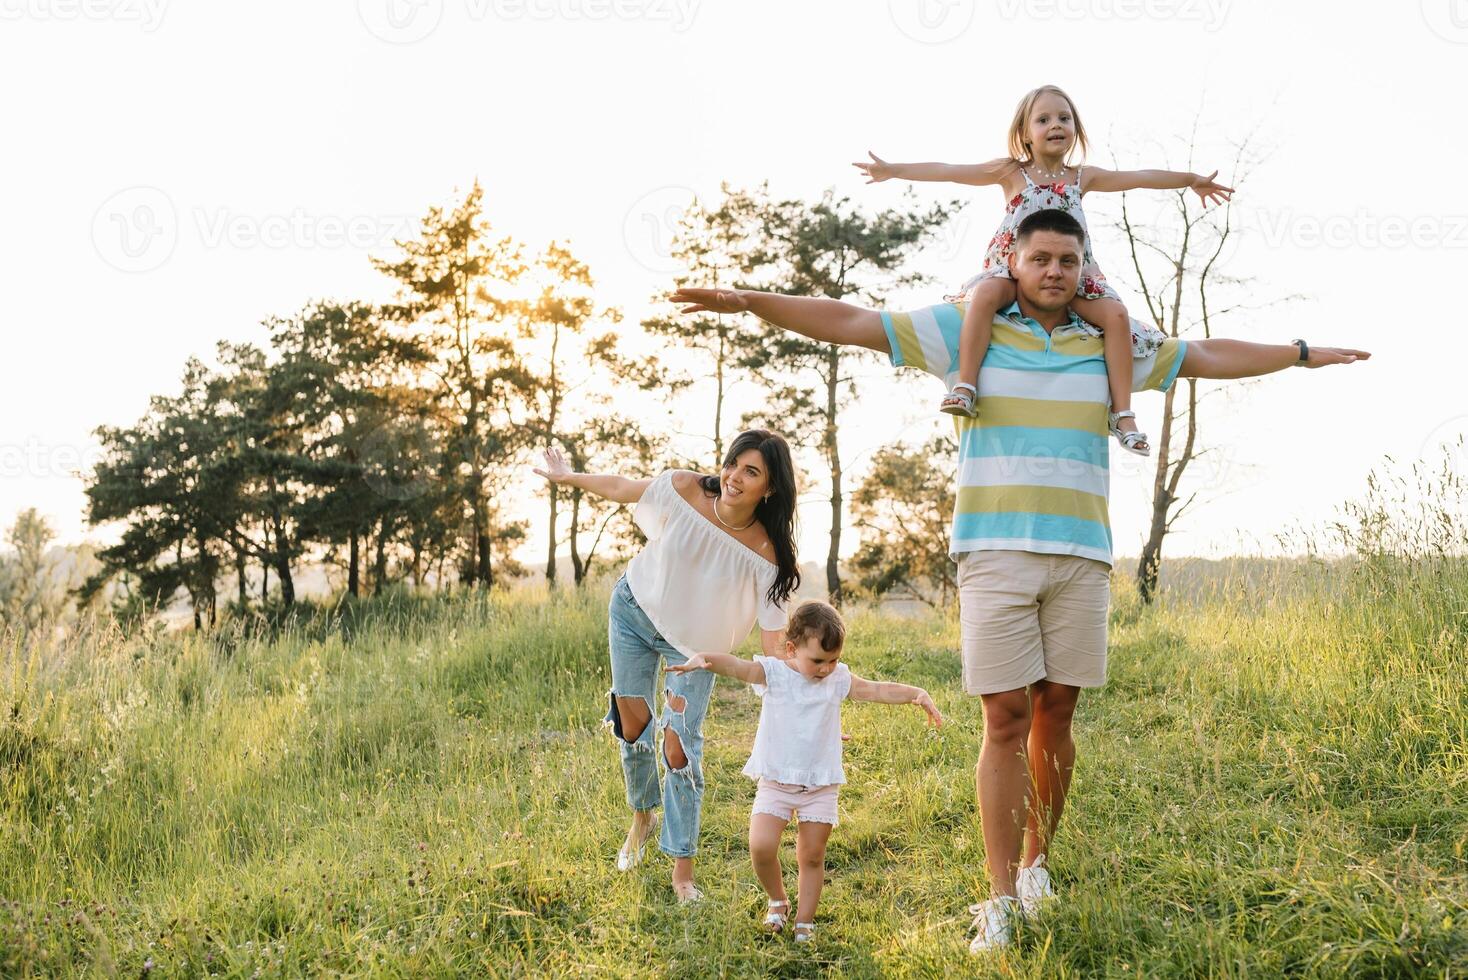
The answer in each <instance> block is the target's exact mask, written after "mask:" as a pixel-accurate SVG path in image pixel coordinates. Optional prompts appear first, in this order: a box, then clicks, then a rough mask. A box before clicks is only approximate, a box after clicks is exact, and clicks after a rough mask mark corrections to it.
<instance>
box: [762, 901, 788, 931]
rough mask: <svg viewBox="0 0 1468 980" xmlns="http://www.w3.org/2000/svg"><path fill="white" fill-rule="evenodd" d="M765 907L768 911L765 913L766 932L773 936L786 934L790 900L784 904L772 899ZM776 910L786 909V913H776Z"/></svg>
mask: <svg viewBox="0 0 1468 980" xmlns="http://www.w3.org/2000/svg"><path fill="white" fill-rule="evenodd" d="M765 907H766V908H767V909H768V911H767V912H765V931H766V932H768V933H770V934H771V935H774V934H776V933H779V932H784V931H785V919H786V917H787V916H789V914H790V899H788V898H787V899H785V900H784V901H782V902H777V901H775V900H774V899H771V900H770V901H769V902H767V903H766V904H765ZM776 909H784V911H783V912H776V911H775V910H776Z"/></svg>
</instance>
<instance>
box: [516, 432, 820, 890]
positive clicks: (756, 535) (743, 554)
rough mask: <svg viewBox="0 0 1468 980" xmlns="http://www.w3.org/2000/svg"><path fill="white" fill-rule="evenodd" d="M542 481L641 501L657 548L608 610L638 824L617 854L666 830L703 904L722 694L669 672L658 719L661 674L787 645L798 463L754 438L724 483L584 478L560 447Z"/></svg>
mask: <svg viewBox="0 0 1468 980" xmlns="http://www.w3.org/2000/svg"><path fill="white" fill-rule="evenodd" d="M545 461H546V468H545V469H543V470H542V469H537V470H536V471H535V472H536V473H539V474H540V475H541V476H543V477H545V478H546V479H547V480H550V481H551V482H552V483H555V484H559V485H562V486H572V487H578V488H580V489H581V490H584V491H587V492H588V493H594V494H597V495H598V496H602V497H606V498H607V499H608V500H615V501H617V502H618V503H624V504H631V503H635V504H636V505H637V506H636V508H635V509H634V510H633V512H632V515H633V519H634V520H636V521H637V525H638V527H640V528H641V529H642V532H643V533H644V534H646V535H647V545H646V546H645V547H644V548H643V549H642V551H640V552H638V554H637V555H636V556H634V557H633V559H632V561H631V562H630V563H629V564H628V566H627V571H626V573H625V574H624V575H623V576H622V577H621V578H620V579H619V580H618V581H617V584H616V587H615V588H614V589H613V590H612V600H611V605H610V608H609V610H608V616H609V626H608V636H609V641H610V642H609V646H610V652H611V660H612V690H611V692H610V694H609V696H608V697H609V701H610V710H609V711H608V712H607V718H606V720H607V722H608V723H609V724H610V725H611V726H612V730H613V731H614V732H615V733H616V734H617V736H618V738H620V739H621V751H622V775H623V777H624V778H625V781H626V786H627V804H628V806H630V807H631V808H632V826H631V827H630V828H629V829H628V831H627V839H626V841H625V842H624V843H623V844H622V849H621V851H620V853H618V855H617V868H618V870H621V871H626V870H629V869H630V868H633V867H635V866H636V865H637V864H638V863H639V862H640V861H641V860H642V856H643V854H644V852H645V850H646V847H647V841H648V839H649V838H650V837H651V836H652V831H653V828H654V826H655V825H656V823H657V819H656V808H657V806H658V804H659V803H660V802H664V803H665V804H666V811H667V817H666V819H665V820H663V822H662V831H661V832H660V834H659V835H658V847H659V848H660V849H661V850H662V852H663V853H664V854H667V855H668V856H669V857H671V858H672V859H673V891H674V892H675V893H676V894H677V896H678V901H679V902H680V903H683V902H691V901H695V900H697V899H698V898H700V897H702V893H701V892H699V890H698V888H697V886H696V885H695V884H694V883H693V856H694V853H695V852H696V851H697V849H698V825H699V808H700V806H701V805H702V802H703V768H702V760H703V718H704V715H705V713H706V712H707V711H708V703H709V696H710V695H711V694H712V693H713V685H714V675H713V674H711V673H709V672H708V671H697V672H694V673H692V674H683V675H679V674H672V673H669V674H667V675H666V679H665V680H664V688H663V698H662V705H663V710H662V713H661V717H660V720H659V721H658V724H656V725H654V724H653V718H654V708H653V706H654V704H656V703H657V682H658V667H659V665H669V664H681V663H683V662H685V661H686V660H687V659H688V658H689V657H691V656H693V654H695V653H713V652H718V653H728V652H730V651H731V650H733V649H734V647H736V646H738V645H739V643H740V642H741V641H743V639H744V638H745V636H747V635H748V634H749V630H750V628H751V627H752V626H753V625H754V624H755V622H756V621H758V622H759V625H760V630H761V633H760V641H761V646H762V647H763V648H764V652H765V654H766V655H767V656H772V657H773V656H781V655H782V653H783V650H784V643H783V641H784V627H785V604H786V600H788V599H789V598H790V595H791V594H792V593H793V592H794V591H795V589H796V587H797V586H799V585H800V571H799V567H798V566H797V564H796V559H795V527H794V525H795V468H794V466H793V465H792V463H791V461H790V447H789V446H788V445H786V443H785V440H784V438H783V437H781V436H780V435H778V434H777V433H774V432H769V431H766V430H764V429H752V430H750V431H748V432H742V433H740V434H739V436H738V438H736V439H735V440H734V442H733V443H732V444H731V445H730V446H729V452H728V453H727V454H726V455H725V457H724V466H723V469H722V470H721V472H720V474H719V475H718V476H700V475H699V474H697V473H692V472H689V471H687V470H665V471H664V472H663V473H661V474H659V475H658V476H656V477H654V478H652V479H643V480H632V479H628V478H626V477H621V476H613V475H595V474H590V473H576V472H573V471H572V470H571V468H570V466H568V465H567V463H566V460H565V458H564V457H563V456H562V455H561V454H560V453H559V452H558V451H556V450H554V449H548V450H546V453H545ZM658 730H661V731H662V733H663V761H664V762H665V763H666V767H667V771H666V773H665V775H664V776H663V779H662V781H661V782H662V785H659V778H658V766H657V762H656V760H655V758H654V756H653V752H654V749H655V746H654V740H655V733H656V732H657V731H658Z"/></svg>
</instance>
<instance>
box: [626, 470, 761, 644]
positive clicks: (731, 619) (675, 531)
mask: <svg viewBox="0 0 1468 980" xmlns="http://www.w3.org/2000/svg"><path fill="white" fill-rule="evenodd" d="M632 518H633V520H635V521H636V522H637V526H638V527H640V528H642V533H643V534H645V535H647V545H646V547H644V548H643V549H642V550H641V551H639V552H638V553H637V555H636V556H635V557H634V558H633V559H632V561H631V563H630V564H629V565H628V566H627V585H628V586H629V587H630V588H631V589H632V595H633V597H634V598H636V599H637V604H638V605H639V606H641V607H642V611H643V612H644V613H646V614H647V618H648V619H650V620H652V623H653V625H654V626H656V627H657V629H658V632H659V633H661V634H662V635H663V638H664V639H666V640H667V641H668V642H669V643H671V644H672V645H673V646H674V648H676V649H677V650H678V651H679V652H681V653H682V654H684V655H685V656H692V655H693V654H695V653H728V652H730V651H731V650H733V649H734V648H735V647H736V646H738V645H739V644H740V642H741V641H742V640H743V639H744V638H745V637H746V636H748V635H749V631H750V629H751V628H752V627H753V626H754V624H755V623H756V622H758V623H759V625H760V627H761V628H762V629H767V630H779V629H784V628H785V605H784V603H775V602H771V601H770V600H769V598H768V594H769V589H770V586H771V585H772V584H773V583H774V581H775V576H776V574H777V573H778V572H779V569H778V567H777V566H776V565H775V564H774V562H770V561H766V560H765V559H764V558H761V557H760V556H759V555H757V554H755V552H753V551H751V550H750V549H749V548H748V547H746V546H745V545H743V544H741V543H740V542H738V541H736V540H735V539H734V538H733V537H731V536H730V535H728V534H725V533H724V532H723V531H721V530H719V529H718V528H717V527H715V526H714V525H713V524H712V523H711V522H710V521H709V519H708V518H706V517H704V516H703V515H702V514H700V513H699V512H698V510H697V508H695V507H694V506H693V505H692V504H690V503H689V502H688V501H687V500H685V499H684V498H683V495H682V494H680V493H679V492H678V488H677V487H675V486H673V471H672V470H664V471H663V472H662V473H659V474H658V475H657V477H656V478H654V479H653V481H652V483H650V484H649V485H648V487H647V489H646V490H645V491H643V494H642V499H641V500H639V501H638V502H637V504H636V505H635V506H634V507H633V509H632Z"/></svg>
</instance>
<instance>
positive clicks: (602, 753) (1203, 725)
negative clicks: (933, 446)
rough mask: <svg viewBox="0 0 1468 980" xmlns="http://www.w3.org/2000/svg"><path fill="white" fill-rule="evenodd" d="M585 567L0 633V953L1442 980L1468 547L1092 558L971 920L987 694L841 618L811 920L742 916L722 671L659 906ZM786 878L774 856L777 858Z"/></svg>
mask: <svg viewBox="0 0 1468 980" xmlns="http://www.w3.org/2000/svg"><path fill="white" fill-rule="evenodd" d="M609 584H610V583H603V584H602V585H600V586H598V587H594V588H590V589H588V590H587V591H586V592H585V593H584V594H581V595H577V594H572V593H562V594H557V595H555V596H553V597H552V596H548V595H546V594H545V593H544V592H543V591H542V592H537V591H534V590H529V591H525V592H522V593H517V594H512V595H496V596H492V597H487V598H486V597H479V598H462V597H461V598H457V599H432V598H426V597H421V598H420V597H411V596H406V595H396V596H391V597H388V598H385V599H383V600H380V601H378V602H376V603H369V604H363V605H361V606H355V607H339V608H337V609H336V611H335V612H334V613H328V612H325V611H317V612H316V613H315V614H314V615H310V616H307V617H304V618H301V619H298V620H296V621H294V622H293V623H291V624H288V625H287V626H286V627H284V628H281V629H274V630H264V629H257V630H249V629H246V628H244V627H243V626H242V625H239V624H235V625H231V626H229V627H227V628H225V629H223V630H221V631H220V632H218V633H217V634H215V635H213V636H199V635H195V634H192V633H168V634H159V635H134V636H128V635H124V634H122V633H121V632H119V631H117V630H116V629H115V628H111V627H98V628H97V629H95V630H92V631H89V632H86V633H83V634H82V635H79V636H76V637H73V638H72V639H70V640H69V641H68V642H67V643H66V644H64V645H62V646H61V647H59V648H55V649H46V650H34V649H32V650H26V649H23V648H22V647H21V646H20V645H19V644H18V643H12V644H11V646H10V647H9V648H8V649H6V650H4V651H0V655H3V659H0V698H3V707H4V711H3V718H0V975H4V976H52V975H62V974H68V973H74V974H78V975H116V974H125V975H131V976H139V975H150V976H155V977H158V976H204V975H228V976H257V975H258V976H277V975H299V974H303V973H309V974H317V973H328V974H330V973H344V974H353V975H361V974H370V975H378V976H425V975H428V976H434V975H467V976H483V975H486V974H488V975H491V976H581V975H605V976H671V975H681V976H712V975H730V976H755V975H762V974H775V975H781V976H816V975H826V974H831V975H840V976H854V977H864V976H950V975H952V976H959V975H993V976H1017V977H1065V976H1075V977H1090V976H1111V977H1135V976H1216V977H1267V976H1277V975H1289V976H1320V977H1336V976H1359V977H1395V976H1403V977H1406V976H1436V977H1448V976H1468V856H1465V847H1468V668H1465V659H1468V571H1465V569H1464V568H1463V566H1462V564H1461V563H1458V562H1453V561H1442V560H1422V561H1408V562H1397V563H1382V562H1369V561H1355V562H1347V563H1341V564H1336V565H1330V566H1324V565H1318V564H1309V563H1306V564H1304V565H1301V566H1298V567H1294V568H1286V569H1283V570H1281V571H1279V572H1278V574H1277V575H1275V576H1274V577H1273V578H1272V579H1269V578H1268V577H1267V576H1264V577H1261V576H1260V575H1258V574H1252V575H1250V576H1247V577H1244V576H1240V577H1228V576H1222V577H1216V578H1215V579H1214V580H1213V581H1212V582H1211V583H1209V584H1207V585H1201V586H1200V585H1197V584H1196V583H1195V584H1194V585H1193V587H1190V588H1188V589H1177V590H1174V591H1173V592H1170V593H1167V594H1165V595H1164V597H1163V599H1162V601H1161V602H1160V603H1159V605H1158V607H1157V608H1152V609H1145V608H1143V607H1141V606H1140V604H1139V603H1138V602H1137V601H1136V599H1135V596H1134V594H1132V593H1131V592H1130V591H1129V590H1128V589H1127V588H1126V586H1125V585H1124V584H1123V583H1121V582H1120V581H1119V582H1118V587H1117V595H1116V600H1115V602H1114V610H1113V631H1112V651H1111V656H1112V671H1111V681H1110V683H1109V684H1108V686H1107V687H1106V688H1104V689H1103V690H1102V691H1100V692H1098V693H1095V694H1092V695H1089V696H1087V697H1085V698H1083V700H1082V702H1081V708H1080V712H1079V714H1078V717H1077V733H1078V741H1079V744H1080V752H1081V755H1080V764H1079V768H1078V772H1077V775H1076V779H1075V784H1074V789H1073V793H1072V797H1071V800H1072V802H1071V807H1070V809H1069V810H1068V812H1067V814H1066V819H1065V822H1064V824H1063V825H1062V829H1061V836H1060V839H1059V841H1058V842H1057V844H1056V846H1055V848H1054V849H1053V850H1054V853H1053V855H1052V866H1053V869H1054V873H1055V877H1056V883H1057V886H1058V889H1059V890H1060V892H1061V894H1062V896H1063V901H1062V902H1061V903H1059V904H1058V905H1057V906H1056V907H1054V908H1053V909H1052V910H1051V911H1049V912H1047V913H1046V914H1045V915H1044V916H1043V917H1042V918H1040V919H1039V920H1037V921H1035V922H1033V923H1032V924H1030V925H1028V926H1027V927H1026V928H1025V929H1024V930H1023V932H1022V934H1021V936H1020V937H1019V942H1018V944H1017V947H1016V948H1015V949H1014V950H1012V951H1010V952H1007V953H1005V954H1003V955H1001V956H996V957H993V958H990V959H986V960H982V961H980V960H975V959H974V958H972V957H970V955H969V954H968V952H967V948H966V939H967V936H966V927H967V925H968V918H969V917H968V916H967V915H966V914H965V907H966V906H967V905H968V904H969V903H970V902H973V901H975V900H977V899H978V898H979V897H982V895H983V894H984V884H983V881H982V866H983V862H982V841H981V836H980V833H979V823H978V816H977V811H976V808H975V804H974V800H973V777H972V772H973V764H974V761H975V757H976V755H977V752H978V745H979V736H980V712H979V704H978V702H977V701H976V700H971V699H967V698H965V697H963V696H962V694H961V693H960V692H959V689H958V664H957V659H956V657H955V655H954V653H953V650H954V648H955V639H956V632H957V629H956V624H955V622H954V621H953V620H952V619H951V618H943V617H940V616H935V617H930V618H923V617H895V616H890V615H883V614H882V613H881V612H880V611H873V610H866V611H857V612H855V613H854V614H853V617H852V624H851V626H852V628H851V641H850V644H849V647H848V653H847V659H848V661H849V662H850V664H851V665H852V668H853V669H854V670H856V671H857V672H858V673H861V674H863V675H866V676H869V677H875V678H883V679H894V680H901V681H905V682H909V683H915V684H921V685H924V686H926V687H927V688H929V689H930V690H931V691H932V692H933V694H934V696H935V697H936V699H937V701H938V703H939V706H940V707H941V709H942V710H943V711H944V713H945V715H946V716H947V718H948V725H947V726H946V727H945V728H944V729H942V730H941V731H939V732H934V731H932V730H929V729H926V728H925V727H924V726H923V724H922V719H921V714H920V712H918V711H917V710H916V709H910V708H905V707H904V708H890V707H883V706H876V705H851V706H849V707H848V709H847V711H846V715H845V728H846V730H847V731H848V732H850V733H851V734H852V735H853V736H854V738H853V740H852V741H851V742H850V743H848V746H847V760H848V764H847V768H848V777H849V780H850V782H849V784H848V786H847V787H846V788H845V790H844V791H843V793H842V805H843V820H842V824H841V826H840V827H839V828H838V829H837V830H836V832H835V833H834V835H833V836H832V840H831V846H830V851H829V855H828V874H829V883H828V886H827V889H826V893H825V897H824V900H823V904H822V908H821V912H820V916H819V919H820V929H819V933H818V936H817V941H816V942H815V943H814V944H812V946H811V947H809V948H802V947H796V946H794V945H792V944H791V943H789V942H788V941H787V940H781V939H770V938H765V937H761V936H759V935H757V933H756V928H755V926H756V922H757V920H758V916H759V914H760V912H761V909H762V906H763V895H762V893H761V892H760V890H759V888H758V885H757V883H756V881H755V879H754V875H753V873H752V871H751V870H750V868H749V866H748V858H747V854H746V852H745V845H744V833H745V827H746V821H747V818H748V805H749V800H750V799H751V796H752V788H751V785H750V783H749V782H748V780H746V779H745V778H743V777H742V776H741V775H739V767H740V766H741V765H742V764H743V762H744V759H745V757H746V754H747V752H748V749H749V746H750V742H751V739H752V736H753V732H754V723H755V719H756V717H757V710H758V703H757V700H756V699H755V698H754V697H753V696H752V695H751V694H750V693H749V692H748V691H746V690H742V689H740V687H739V686H738V685H736V684H734V683H732V682H729V681H727V680H720V682H719V686H718V687H717V688H716V694H715V703H714V705H713V707H712V709H711V713H710V722H709V725H708V736H709V749H708V754H707V758H706V763H705V764H706V775H707V781H708V792H707V796H706V800H705V810H704V833H703V837H702V842H701V846H702V851H701V854H700V864H699V868H700V880H701V883H702V886H703V888H704V890H705V891H706V893H707V900H706V901H705V902H703V903H701V904H700V905H699V906H697V907H694V908H692V909H691V910H689V909H683V908H679V907H677V906H676V905H675V904H674V902H673V900H672V896H671V893H670V890H669V888H668V886H667V866H666V864H665V863H664V862H663V861H662V860H655V861H652V862H650V863H649V864H648V865H646V866H644V867H643V868H640V869H638V870H636V871H634V872H632V873H630V874H627V875H619V874H617V873H616V872H615V871H614V869H613V868H612V856H613V854H614V853H615V851H616V848H617V845H618V844H619V842H620V840H621V837H622V834H623V832H624V829H625V822H626V813H625V808H624V804H623V802H622V788H621V780H620V770H619V767H618V763H617V753H616V748H615V745H614V743H613V742H612V740H611V736H610V735H609V734H607V733H606V732H604V731H603V730H602V727H601V725H600V720H601V717H602V715H603V713H604V712H605V694H606V690H607V687H608V672H607V665H606V637H605V615H606V613H605V605H606V596H607V592H608V586H609ZM786 860H787V868H788V869H789V870H790V872H791V873H792V875H793V853H789V849H787V855H786Z"/></svg>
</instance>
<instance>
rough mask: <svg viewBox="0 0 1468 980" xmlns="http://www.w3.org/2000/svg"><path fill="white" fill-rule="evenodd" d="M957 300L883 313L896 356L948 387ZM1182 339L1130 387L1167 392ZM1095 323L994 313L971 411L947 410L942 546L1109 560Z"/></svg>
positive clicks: (1101, 369) (1142, 362) (1167, 344)
mask: <svg viewBox="0 0 1468 980" xmlns="http://www.w3.org/2000/svg"><path fill="white" fill-rule="evenodd" d="M965 307H966V304H965V303H940V304H938V305H936V306H929V307H927V308H925V309H921V310H915V311H912V312H908V313H894V312H883V313H882V325H883V326H884V327H885V328H886V330H887V342H888V346H889V347H890V348H891V357H892V363H893V365H894V366H898V367H901V366H908V367H915V368H920V369H921V370H924V371H927V372H928V373H929V374H932V375H935V376H937V377H939V378H941V379H943V382H944V384H946V385H948V386H949V387H950V388H951V387H952V383H953V382H954V381H956V380H957V379H958V337H959V330H960V328H961V326H962V324H963V314H964V309H965ZM1185 349H1186V341H1182V340H1177V339H1174V338H1168V339H1167V340H1165V341H1164V342H1163V344H1162V347H1161V349H1160V350H1158V351H1157V352H1156V353H1154V354H1152V355H1151V356H1149V357H1147V358H1139V359H1137V360H1136V361H1135V362H1134V373H1133V387H1134V388H1135V389H1136V390H1137V391H1143V390H1146V389H1157V390H1159V391H1166V390H1167V389H1168V388H1169V387H1170V386H1171V385H1172V382H1173V380H1174V379H1175V378H1176V377H1177V373H1178V369H1179V368H1180V367H1182V361H1183V352H1184V350H1185ZM1110 401H1111V398H1110V393H1109V389H1108V387H1107V384H1106V361H1105V358H1104V356H1103V351H1102V342H1101V337H1100V334H1099V332H1098V331H1097V330H1096V329H1095V328H1094V327H1092V326H1090V325H1089V324H1087V323H1085V322H1083V321H1082V320H1080V319H1079V318H1078V317H1076V316H1075V315H1074V314H1071V318H1070V322H1069V323H1065V324H1062V325H1060V326H1058V327H1056V328H1055V330H1054V331H1053V332H1051V333H1046V332H1045V328H1044V327H1042V326H1040V324H1039V323H1037V322H1035V321H1034V320H1032V319H1030V318H1029V317H1027V316H1024V315H1023V314H1021V313H1020V311H1019V304H1017V303H1014V304H1011V305H1010V306H1008V307H1007V308H1006V309H1004V310H1001V311H1000V312H999V314H998V315H997V316H996V317H995V318H994V337H993V341H992V343H991V344H990V345H989V350H988V353H987V354H986V355H985V356H984V361H983V365H982V367H981V368H980V369H979V404H978V417H977V418H973V419H965V418H960V417H955V419H954V421H955V423H956V424H957V428H958V493H957V505H956V507H955V509H954V514H953V527H952V531H951V538H950V546H949V549H948V550H949V554H950V555H951V556H952V557H953V558H954V559H955V560H956V559H957V558H958V556H959V555H962V554H964V553H965V552H970V551H1032V552H1037V553H1039V554H1046V555H1078V556H1080V557H1083V558H1094V559H1096V560H1097V561H1102V562H1105V563H1106V564H1108V565H1109V564H1111V522H1110V520H1109V517H1108V514H1107V507H1106V500H1107V495H1108V492H1109V488H1110V475H1109V470H1108V460H1109V455H1110V449H1109V443H1108V425H1107V413H1108V409H1109V407H1110Z"/></svg>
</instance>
